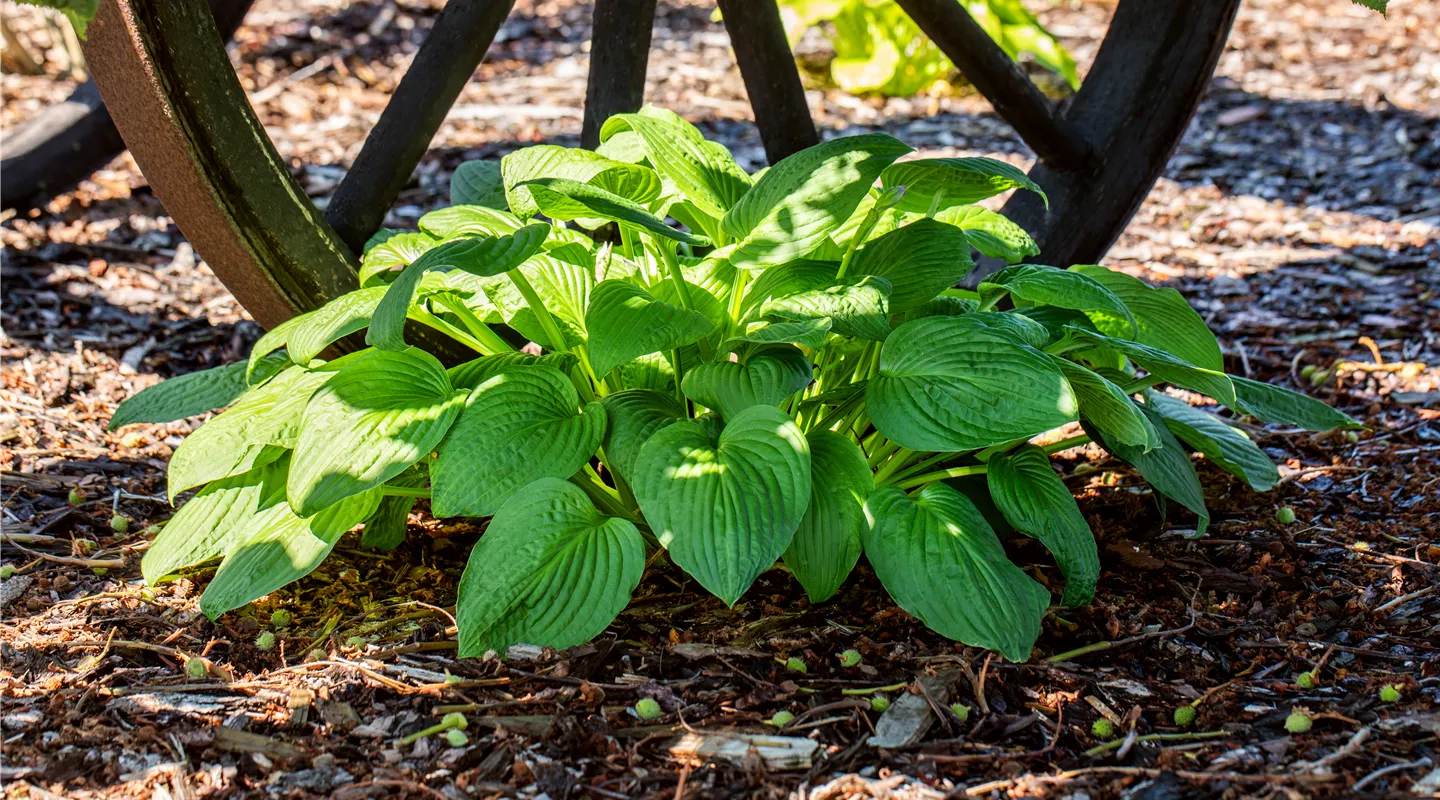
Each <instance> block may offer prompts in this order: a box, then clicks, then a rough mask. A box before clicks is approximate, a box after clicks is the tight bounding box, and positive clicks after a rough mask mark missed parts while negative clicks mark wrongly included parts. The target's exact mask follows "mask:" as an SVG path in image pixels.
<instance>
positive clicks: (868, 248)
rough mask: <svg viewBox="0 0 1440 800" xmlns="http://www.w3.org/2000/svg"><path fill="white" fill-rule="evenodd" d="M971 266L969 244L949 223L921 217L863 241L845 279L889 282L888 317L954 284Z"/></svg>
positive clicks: (973, 264)
mask: <svg viewBox="0 0 1440 800" xmlns="http://www.w3.org/2000/svg"><path fill="white" fill-rule="evenodd" d="M974 268H975V262H974V261H972V260H971V259H970V241H969V240H968V239H966V238H965V234H964V233H962V232H961V231H960V229H959V228H956V227H954V226H952V225H946V224H945V223H943V222H936V221H935V220H933V219H922V220H918V221H916V222H913V223H911V224H909V225H906V226H905V227H903V228H899V229H898V230H895V231H891V232H890V233H887V234H885V235H883V236H878V237H876V238H873V239H871V240H870V241H868V242H866V243H865V244H864V245H862V246H861V247H860V249H859V250H856V251H855V257H854V259H853V260H852V261H851V262H850V272H849V273H848V274H849V275H857V276H858V275H876V276H879V277H881V278H884V279H885V280H887V281H889V282H890V287H891V288H890V313H892V314H895V313H899V312H903V311H908V310H910V309H912V308H915V307H917V306H919V305H921V304H923V303H925V302H927V301H929V300H932V299H934V298H935V296H936V295H938V294H940V293H941V292H942V291H944V290H946V289H949V288H950V287H952V286H954V285H956V284H958V283H959V282H960V281H961V280H963V279H964V278H965V276H966V275H968V274H970V270H972V269H974Z"/></svg>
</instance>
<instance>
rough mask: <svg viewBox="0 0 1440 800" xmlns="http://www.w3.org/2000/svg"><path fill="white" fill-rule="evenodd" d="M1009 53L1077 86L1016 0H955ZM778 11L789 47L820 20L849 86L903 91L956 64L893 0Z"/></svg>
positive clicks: (798, 1)
mask: <svg viewBox="0 0 1440 800" xmlns="http://www.w3.org/2000/svg"><path fill="white" fill-rule="evenodd" d="M961 5H963V6H964V7H965V10H966V11H967V12H969V14H970V16H971V17H972V18H973V19H974V20H975V21H976V22H977V23H979V25H980V27H981V28H983V29H984V30H985V32H986V33H988V34H990V38H991V39H993V40H995V43H996V44H998V45H999V46H1000V49H1001V50H1003V51H1005V54H1006V55H1008V56H1010V57H1011V58H1016V59H1018V58H1019V57H1020V55H1021V54H1022V53H1025V54H1028V55H1029V56H1030V57H1032V58H1034V59H1035V62H1036V63H1037V64H1040V65H1041V66H1043V67H1045V68H1046V69H1048V70H1050V71H1052V72H1054V73H1056V74H1057V75H1059V76H1060V77H1061V78H1062V79H1063V80H1064V81H1065V82H1066V83H1067V84H1068V85H1069V86H1070V88H1071V89H1078V88H1080V76H1079V73H1078V72H1076V69H1075V60H1074V59H1073V58H1071V56H1070V53H1069V52H1067V51H1066V50H1065V48H1064V47H1063V46H1062V45H1061V44H1060V42H1059V40H1057V39H1056V38H1055V36H1054V35H1053V34H1051V33H1050V32H1049V31H1048V30H1046V29H1045V26H1043V25H1041V24H1040V20H1038V19H1036V17H1035V15H1034V14H1031V13H1030V12H1029V11H1027V10H1026V9H1025V6H1024V5H1022V4H1021V2H1020V0H965V1H964V2H962V3H961ZM780 16H781V19H782V20H783V21H784V23H785V32H786V35H787V36H788V37H789V39H790V44H791V46H792V47H793V46H794V45H795V44H796V43H797V42H798V41H799V40H800V37H801V36H803V35H804V33H805V31H806V30H808V29H809V28H812V27H815V26H817V25H821V24H822V23H824V24H825V32H826V34H827V36H828V37H829V39H830V44H831V46H833V47H834V48H835V58H834V59H833V60H832V61H831V62H830V77H831V78H832V79H833V80H834V81H835V84H836V85H837V86H839V87H840V88H841V89H844V90H845V91H847V92H852V93H857V94H859V93H869V92H876V93H879V94H883V95H887V96H890V97H909V96H911V95H915V94H919V93H920V92H923V91H925V90H926V89H928V88H929V87H930V86H931V85H932V84H934V83H936V82H938V81H943V80H945V79H946V78H949V77H950V76H951V75H953V74H954V72H955V65H954V64H953V63H951V61H950V59H949V58H947V57H946V56H945V54H944V53H943V52H941V50H940V48H939V47H937V46H936V45H935V43H934V42H932V41H930V39H929V38H927V37H926V36H925V34H924V33H923V32H921V30H920V26H918V25H916V24H915V23H914V21H912V20H911V19H910V17H909V16H908V15H906V13H905V11H904V9H902V8H901V7H900V5H899V4H898V3H896V2H895V0H781V2H780Z"/></svg>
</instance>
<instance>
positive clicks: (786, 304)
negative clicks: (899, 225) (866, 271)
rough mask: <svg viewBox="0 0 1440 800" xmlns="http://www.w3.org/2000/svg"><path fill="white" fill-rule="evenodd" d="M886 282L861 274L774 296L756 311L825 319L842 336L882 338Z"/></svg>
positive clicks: (886, 307) (885, 320)
mask: <svg viewBox="0 0 1440 800" xmlns="http://www.w3.org/2000/svg"><path fill="white" fill-rule="evenodd" d="M889 294H890V282H889V281H887V280H885V279H884V278H879V277H876V276H874V275H862V276H859V277H856V278H852V279H848V280H845V281H842V282H839V283H836V282H835V280H834V278H833V277H832V278H831V279H830V280H829V281H827V283H826V285H824V286H821V287H818V288H813V289H809V290H807V291H803V292H797V293H795V294H790V295H786V296H784V297H775V298H772V299H770V300H766V301H765V302H764V303H763V304H762V305H761V306H760V314H761V315H762V316H767V317H778V318H779V319H781V320H789V321H792V322H796V321H804V320H815V319H827V318H828V319H829V320H830V327H831V330H834V331H835V332H836V333H838V334H840V335H842V336H851V337H854V338H858V339H868V340H870V341H874V342H883V341H885V337H887V336H889V335H890V321H889V319H888V317H889V316H890V303H889V299H888V298H889Z"/></svg>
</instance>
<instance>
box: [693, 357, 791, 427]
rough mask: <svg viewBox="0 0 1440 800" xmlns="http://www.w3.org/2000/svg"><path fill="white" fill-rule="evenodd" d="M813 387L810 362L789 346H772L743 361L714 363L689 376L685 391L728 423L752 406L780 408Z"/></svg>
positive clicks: (701, 366)
mask: <svg viewBox="0 0 1440 800" xmlns="http://www.w3.org/2000/svg"><path fill="white" fill-rule="evenodd" d="M809 385H810V359H809V358H807V357H806V356H805V354H804V353H802V352H800V351H799V350H798V349H796V348H794V347H791V346H789V345H770V346H768V347H763V348H760V349H758V350H756V351H755V352H754V353H751V354H749V356H748V357H747V358H746V359H745V360H743V361H739V362H736V361H712V362H708V363H704V364H700V365H698V366H696V367H695V368H694V369H691V370H690V371H689V372H687V373H686V374H685V380H684V381H682V382H681V389H682V390H683V391H684V392H685V396H686V397H688V398H690V399H691V400H693V401H695V402H696V403H698V404H700V405H702V406H704V407H706V408H709V409H714V410H715V411H716V412H718V413H719V414H720V416H721V417H724V418H725V419H732V418H733V417H734V416H735V415H736V414H739V413H740V412H741V411H744V410H745V409H747V408H749V407H750V406H779V405H780V404H781V403H783V402H784V401H785V398H787V397H789V396H790V395H792V394H795V393H796V392H798V391H800V390H801V389H804V388H805V387H806V386H809Z"/></svg>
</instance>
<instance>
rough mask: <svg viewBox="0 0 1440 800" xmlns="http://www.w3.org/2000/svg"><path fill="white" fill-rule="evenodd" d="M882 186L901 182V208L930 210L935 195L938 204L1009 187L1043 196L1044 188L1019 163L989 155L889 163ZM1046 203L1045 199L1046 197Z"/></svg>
mask: <svg viewBox="0 0 1440 800" xmlns="http://www.w3.org/2000/svg"><path fill="white" fill-rule="evenodd" d="M880 185H881V186H884V187H886V188H889V187H891V186H904V187H905V197H904V198H902V199H901V200H900V205H899V208H900V210H901V211H918V212H921V213H924V212H926V211H929V210H930V206H931V204H932V203H934V202H935V197H936V196H937V195H939V196H940V197H941V202H940V208H948V207H950V206H955V205H969V204H971V203H978V202H980V201H981V200H984V199H985V198H987V197H994V196H995V195H997V194H1001V193H1003V192H1007V191H1009V190H1011V189H1029V190H1030V191H1032V192H1035V193H1037V194H1039V195H1040V197H1041V198H1045V192H1044V190H1042V189H1041V188H1040V187H1039V186H1038V185H1037V184H1036V183H1035V182H1034V181H1032V180H1030V176H1029V175H1026V174H1025V171H1024V170H1022V169H1020V168H1019V167H1012V166H1010V165H1009V164H1007V163H1005V162H1004V161H997V160H995V159H993V158H979V157H977V158H920V159H915V160H914V161H902V162H901V163H899V164H892V165H891V166H890V167H889V168H887V169H886V170H885V171H884V172H882V173H881V174H880ZM1046 205H1047V206H1048V205H1049V200H1048V199H1046Z"/></svg>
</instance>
